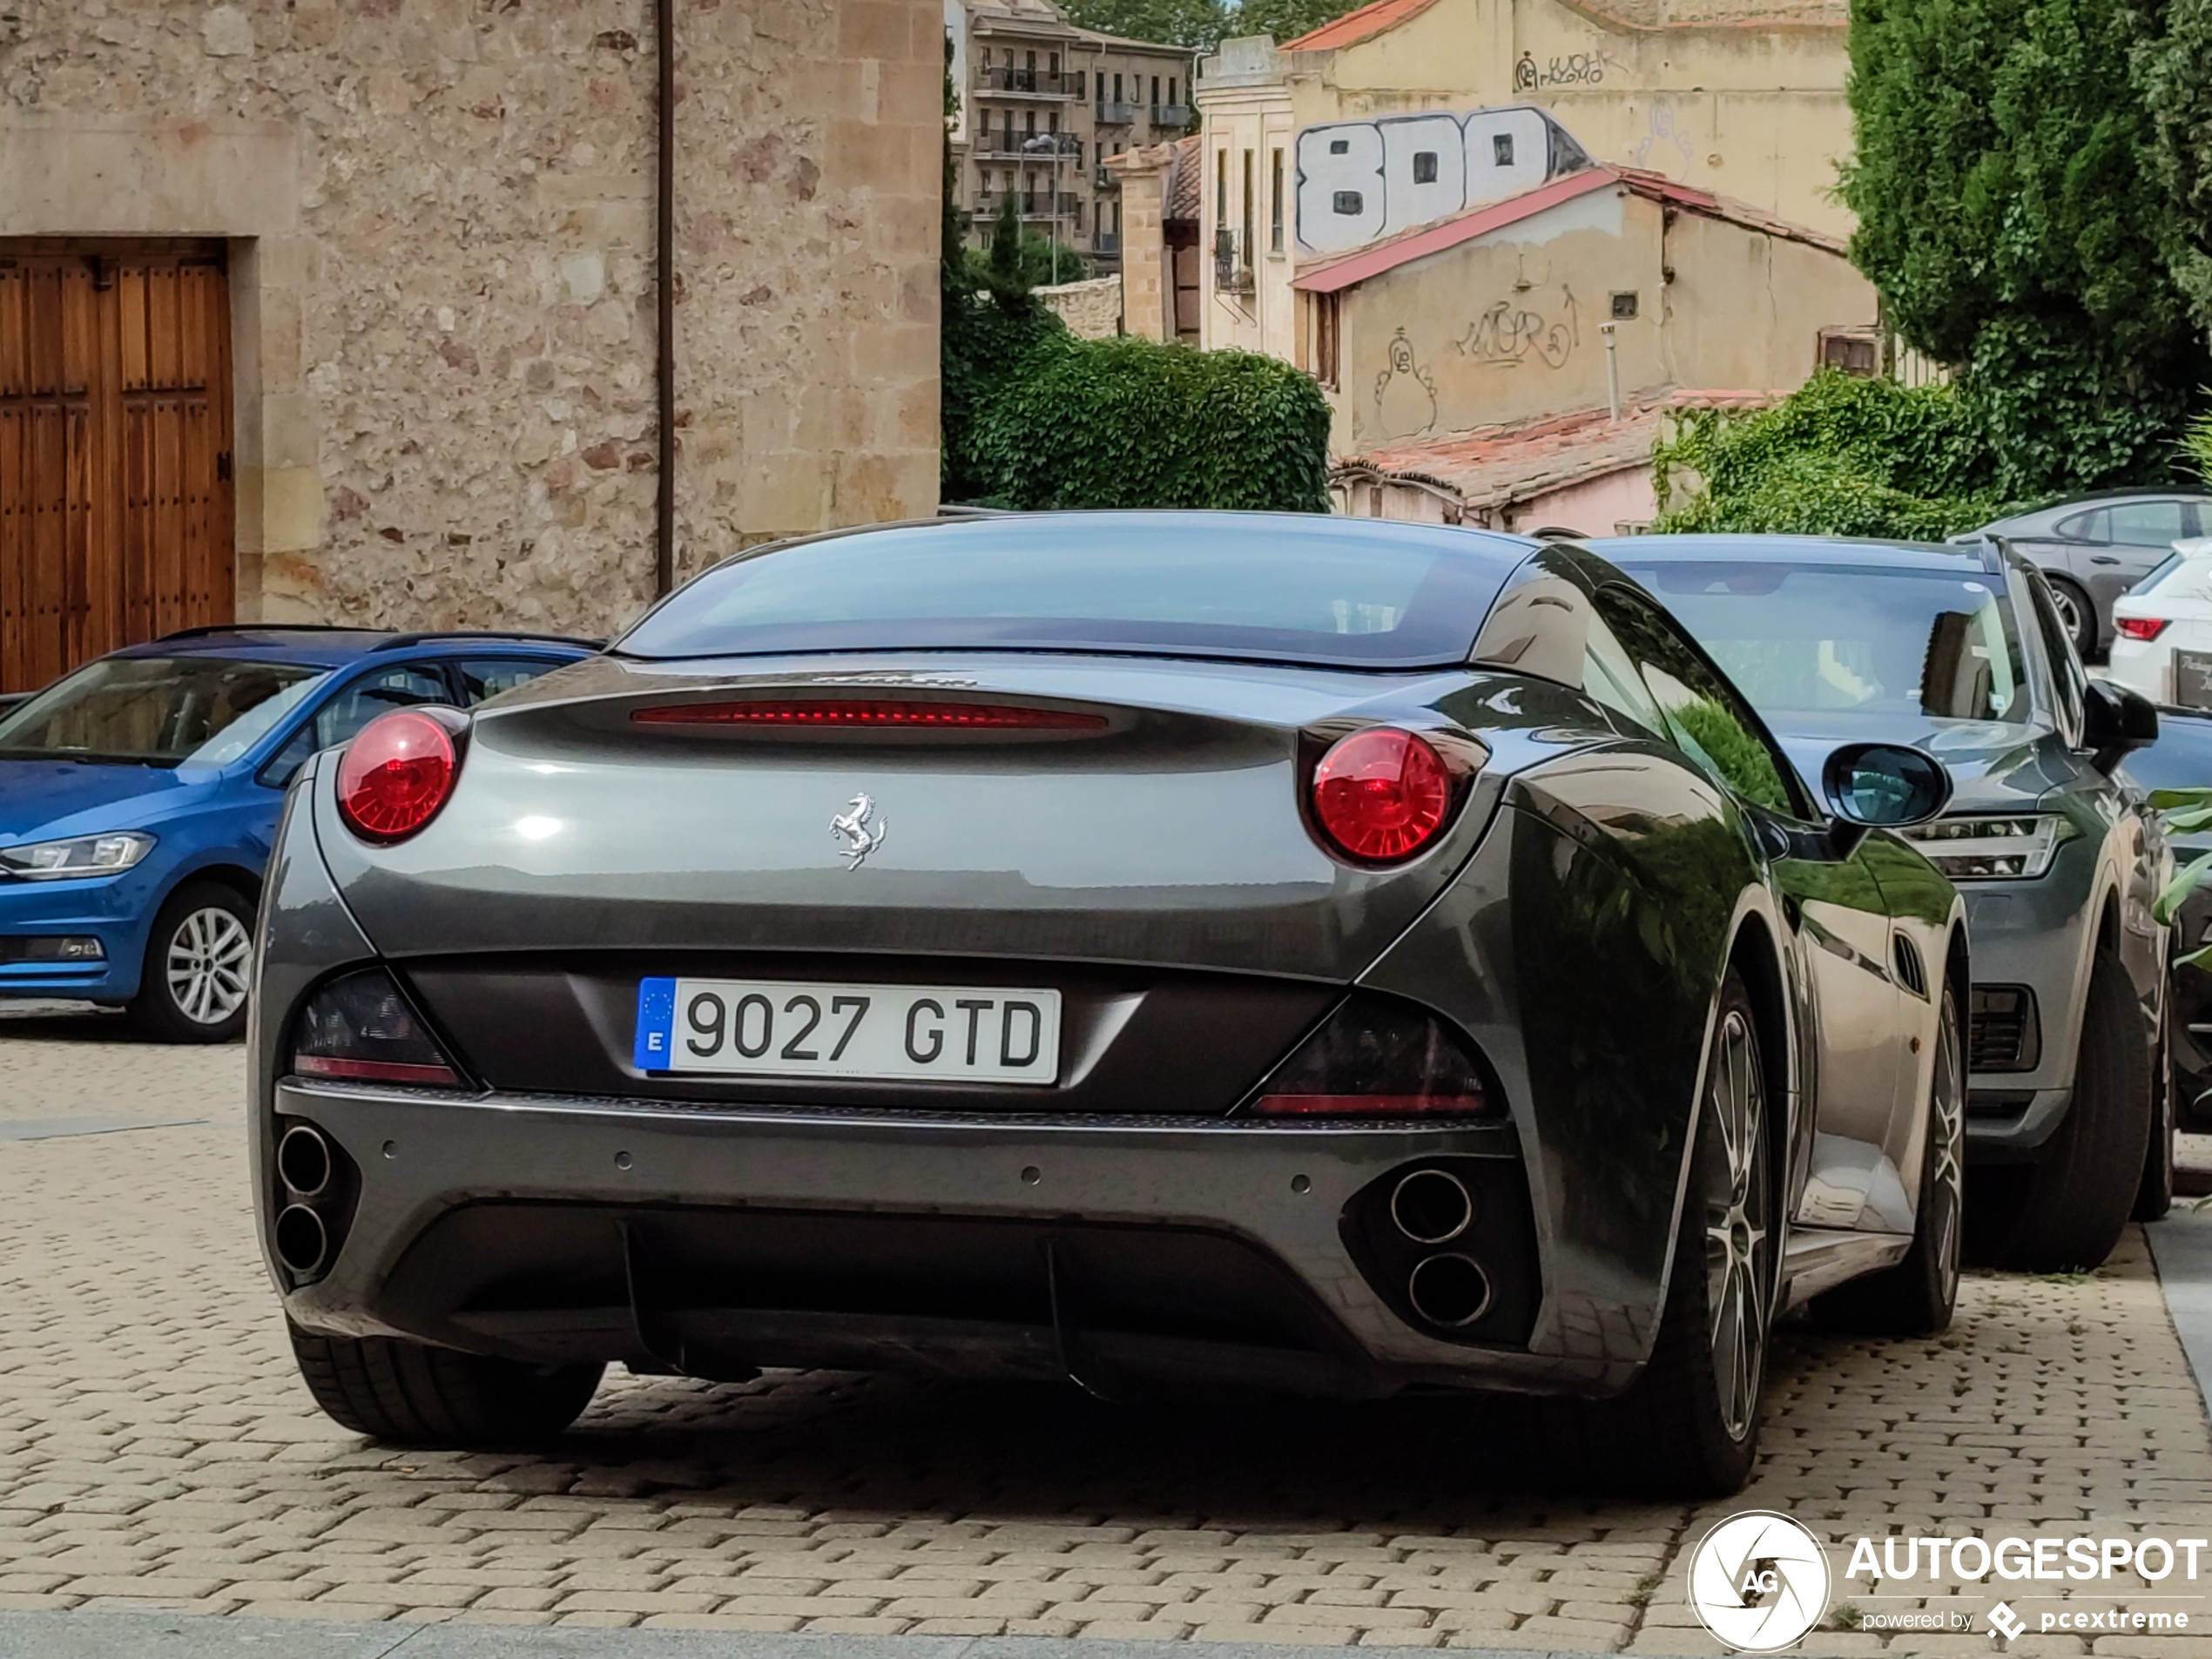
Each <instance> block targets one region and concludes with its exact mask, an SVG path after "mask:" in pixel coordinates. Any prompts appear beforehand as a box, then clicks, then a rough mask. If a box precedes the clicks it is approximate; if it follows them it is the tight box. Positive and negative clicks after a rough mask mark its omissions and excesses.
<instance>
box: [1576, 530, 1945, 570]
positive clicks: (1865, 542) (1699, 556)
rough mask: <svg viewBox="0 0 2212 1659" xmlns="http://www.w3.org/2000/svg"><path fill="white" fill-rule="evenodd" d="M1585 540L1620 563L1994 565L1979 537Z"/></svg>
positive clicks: (1879, 567) (1871, 566)
mask: <svg viewBox="0 0 2212 1659" xmlns="http://www.w3.org/2000/svg"><path fill="white" fill-rule="evenodd" d="M1583 545H1584V546H1585V547H1587V548H1588V549H1589V550H1590V551H1592V552H1593V553H1595V554H1597V555H1598V556H1600V557H1601V558H1605V559H1610V560H1611V561H1612V562H1613V563H1615V564H1652V563H1662V562H1665V563H1683V562H1688V561H1700V562H1710V563H1727V562H1730V561H1736V560H1740V561H1743V563H1750V562H1752V561H1754V560H1757V561H1759V562H1762V563H1773V562H1775V561H1777V560H1788V561H1791V562H1793V563H1802V564H1827V565H1843V566H1844V567H1846V568H1848V569H1852V570H1932V571H1939V572H1944V573H1951V572H1963V571H1980V572H1982V573H1984V574H1987V573H1988V571H1989V566H1988V563H1987V562H1986V560H1984V558H1983V557H1982V546H1983V543H1979V542H1975V543H1946V542H1889V541H1881V540H1878V539H1876V538H1874V537H1871V536H1605V537H1602V538H1601V539H1599V540H1596V541H1591V542H1585V543H1583Z"/></svg>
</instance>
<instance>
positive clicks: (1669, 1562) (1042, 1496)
mask: <svg viewBox="0 0 2212 1659" xmlns="http://www.w3.org/2000/svg"><path fill="white" fill-rule="evenodd" d="M111 1036H112V1029H111V1028H110V1027H107V1026H105V1025H104V1024H102V1023H100V1022H86V1021H76V1022H60V1021H53V1022H36V1023H31V1022H21V1021H15V1022H5V1023H4V1024H0V1193H4V1194H5V1197H4V1198H0V1609H6V1608H152V1607H160V1608H178V1609H184V1610H187V1611H201V1612H208V1613H238V1614H249V1615H282V1616H286V1617H297V1618H324V1619H332V1618H336V1619H347V1620H359V1619H380V1618H392V1619H417V1620H420V1619H429V1620H442V1619H448V1618H458V1619H463V1620H496V1621H504V1622H563V1623H583V1624H618V1625H628V1624H642V1625H651V1626H659V1627H679V1628H680V1627H695V1628H698V1629H718V1628H720V1629H765V1630H800V1629H804V1630H812V1631H842V1632H851V1633H867V1632H883V1633H894V1632H937V1633H945V1634H974V1635H995V1634H1001V1633H1004V1634H1022V1633H1028V1634H1035V1635H1074V1634H1083V1635H1096V1636H1123V1637H1129V1636H1147V1637H1149V1636H1159V1637H1198V1638H1203V1639H1223V1640H1239V1641H1249V1640H1261V1641H1278V1642H1327V1643H1348V1642H1361V1643H1366V1644H1374V1645H1379V1644H1393V1645H1397V1644H1402V1645H1411V1646H1431V1647H1434V1646H1478V1647H1529V1648H1566V1649H1628V1650H1630V1651H1635V1652H1683V1653H1690V1652H1703V1651H1714V1650H1715V1649H1714V1647H1713V1644H1711V1643H1710V1641H1708V1640H1707V1639H1706V1638H1705V1637H1704V1636H1703V1633H1702V1632H1701V1631H1699V1630H1698V1629H1696V1626H1695V1623H1694V1622H1693V1620H1692V1618H1691V1616H1690V1615H1689V1610H1688V1608H1687V1606H1686V1604H1685V1602H1684V1595H1683V1561H1684V1558H1685V1556H1686V1554H1687V1549H1688V1547H1689V1545H1690V1544H1691V1543H1694V1541H1695V1540H1696V1538H1697V1537H1698V1536H1699V1535H1700V1534H1702V1532H1703V1529H1704V1527H1706V1526H1707V1525H1709V1524H1710V1522H1711V1521H1715V1520H1716V1519H1718V1518H1719V1517H1721V1516H1723V1515H1724V1514H1732V1513H1734V1512H1736V1511H1737V1510H1739V1509H1743V1508H1750V1507H1764V1508H1771V1509H1777V1510H1781V1511H1784V1512H1786V1513H1790V1514H1795V1515H1797V1517H1798V1518H1799V1519H1801V1520H1803V1521H1806V1522H1807V1523H1808V1524H1810V1525H1811V1526H1812V1527H1815V1528H1816V1529H1817V1530H1824V1531H1825V1532H1826V1533H1827V1534H1828V1535H1829V1536H1830V1537H1831V1538H1832V1539H1836V1540H1839V1541H1848V1540H1849V1539H1851V1538H1852V1537H1854V1536H1856V1535H1858V1534H1876V1535H1879V1534H1886V1533H1889V1532H1892V1531H1893V1530H1894V1531H1898V1532H1925V1533H1938V1532H1946V1531H1948V1532H1952V1533H1964V1532H1966V1531H1968V1530H1978V1531H1982V1532H1985V1533H1987V1534H1990V1535H1992V1536H1995V1535H1998V1534H1999V1533H2000V1529H2001V1530H2002V1531H2004V1532H2020V1533H2032V1532H2033V1530H2034V1529H2036V1528H2039V1527H2040V1528H2046V1529H2052V1530H2062V1531H2065V1532H2067V1533H2069V1534H2071V1533H2075V1532H2082V1533H2088V1534H2094V1535H2111V1534H2121V1535H2125V1534H2130V1533H2134V1532H2139V1531H2145V1530H2151V1531H2159V1532H2163V1533H2165V1534H2168V1535H2169V1536H2177V1535H2195V1536H2209V1535H2212V1434H2209V1433H2208V1430H2207V1426H2206V1421H2205V1415H2204V1410H2203V1406H2202V1401H2201V1399H2200V1398H2199V1395H2198V1393H2197V1391H2196V1389H2195V1386H2194V1384H2193V1382H2192V1380H2191V1379H2190V1376H2189V1374H2188V1370H2187V1368H2186V1365H2185V1362H2184V1360H2183V1358H2182V1351H2181V1349H2180V1346H2179V1345H2178V1344H2177V1342H2176V1339H2175V1334H2174V1330H2173V1326H2172V1325H2171V1322H2170V1321H2169V1319H2168V1317H2167V1314H2166V1311H2165V1307H2164V1305H2163V1303H2162V1302H2161V1298H2160V1294H2159V1290H2158V1286H2157V1284H2156V1282H2155V1278H2154V1277H2153V1276H2152V1270H2151V1267H2150V1264H2149V1259H2148V1253H2147V1251H2146V1250H2145V1248H2144V1244H2143V1240H2142V1238H2141V1234H2140V1233H2139V1232H2135V1231H2132V1230H2131V1231H2130V1234H2129V1237H2128V1241H2127V1243H2126V1244H2124V1246H2123V1247H2122V1249H2121V1252H2120V1253H2119V1255H2118V1256H2117V1257H2116V1258H2114V1261H2113V1262H2112V1263H2111V1264H2108V1265H2107V1267H2106V1268H2105V1269H2104V1270H2103V1271H2101V1272H2100V1273H2098V1274H2096V1275H2094V1276H2089V1277H2077V1278H2058V1279H2024V1278H1998V1277H1987V1276H1980V1277H1974V1278H1970V1279H1969V1281H1968V1283H1967V1285H1966V1289H1965V1292H1964V1297H1963V1307H1962V1310H1961V1314H1960V1318H1959V1321H1958V1324H1957V1325H1956V1326H1955V1327H1954V1328H1953V1330H1952V1332H1951V1333H1950V1334H1948V1335H1946V1336H1945V1337H1944V1338H1942V1339H1939V1340H1934V1341H1921V1342H1894V1343H1880V1342H1869V1341H1858V1340H1848V1339H1840V1338H1835V1337H1830V1336H1825V1335H1822V1334H1820V1333H1817V1332H1813V1331H1811V1329H1810V1328H1807V1327H1804V1326H1801V1325H1800V1326H1792V1327H1791V1328H1790V1329H1789V1330H1787V1331H1785V1332H1784V1333H1783V1334H1782V1336H1781V1338H1780V1339H1779V1341H1778V1345H1777V1352H1776V1354H1775V1358H1774V1369H1773V1374H1772V1376H1771V1378H1770V1386H1769V1391H1768V1399H1769V1406H1768V1416H1767V1420H1766V1426H1765V1431H1764V1448H1765V1451H1764V1462H1763V1466H1762V1467H1761V1469H1760V1471H1759V1473H1758V1474H1757V1478H1756V1480H1755V1481H1754V1483H1753V1485H1752V1486H1751V1487H1750V1489H1749V1490H1748V1491H1747V1492H1746V1493H1744V1494H1743V1496H1742V1497H1741V1498H1740V1499H1737V1500H1731V1501H1727V1502H1725V1503H1722V1504H1716V1505H1708V1506H1703V1507H1686V1506H1683V1505H1679V1504H1650V1503H1640V1502H1629V1501H1618V1500H1608V1501H1601V1500H1594V1499H1590V1498H1588V1497H1584V1496H1580V1495H1573V1494H1566V1493H1562V1492H1560V1491H1548V1490H1546V1489H1544V1487H1542V1485H1541V1480H1540V1479H1537V1478H1532V1477H1531V1474H1530V1466H1529V1462H1528V1460H1527V1459H1526V1458H1521V1459H1519V1460H1515V1458H1514V1453H1515V1452H1516V1451H1517V1450H1518V1449H1519V1448H1520V1447H1521V1445H1522V1444H1523V1443H1524V1442H1525V1441H1526V1440H1527V1436H1526V1435H1525V1433H1521V1431H1519V1430H1516V1429H1514V1428H1512V1427H1511V1426H1500V1424H1501V1421H1503V1422H1504V1423H1506V1424H1507V1425H1510V1423H1511V1421H1512V1420H1511V1419H1509V1418H1508V1419H1504V1420H1501V1419H1499V1418H1498V1417H1497V1416H1496V1414H1495V1413H1494V1410H1493V1408H1491V1407H1489V1406H1484V1405H1482V1404H1480V1403H1475V1404H1469V1403H1467V1402H1453V1401H1422V1402H1413V1403H1401V1404H1395V1405H1390V1406H1364V1407H1345V1406H1320V1405H1305V1404H1298V1403H1282V1404H1261V1405H1254V1404H1251V1403H1249V1402H1245V1403H1234V1404H1231V1403H1223V1402H1200V1403H1196V1404H1193V1403H1188V1402H1186V1403H1183V1404H1179V1405H1174V1406H1143V1407H1135V1406H1120V1407H1116V1406H1103V1405H1100V1404H1097V1403H1096V1402H1093V1401H1090V1400H1089V1399H1085V1398H1084V1397H1082V1395H1080V1394H1078V1393H1076V1391H1075V1390H1074V1389H1072V1388H1048V1387H1027V1388H1009V1387H982V1386H954V1385H945V1384H927V1383H916V1382H910V1381H901V1380H895V1379H864V1378H856V1377H852V1376H846V1375H832V1374H826V1373H790V1372H785V1373H773V1374H771V1375H770V1376H769V1377H766V1378H764V1379H761V1380H759V1381H758V1382H755V1383H752V1384H749V1385H746V1386H741V1387H732V1386H709V1385H705V1384H701V1383H693V1382H689V1381H680V1380H670V1379H633V1378H630V1377H628V1376H626V1375H624V1374H622V1373H621V1372H618V1371H617V1372H616V1373H615V1374H613V1375H612V1376H610V1379H609V1381H608V1384H607V1385H606V1386H605V1387H604V1389H603V1390H602V1391H601V1393H600V1394H599V1397H598V1399H597V1400H596V1401H595V1402H594V1403H593V1405H592V1406H591V1408H590V1412H589V1413H587V1414H586V1416H585V1417H584V1418H583V1420H582V1422H581V1423H580V1424H579V1426H578V1427H577V1430H576V1431H575V1432H574V1433H571V1434H570V1436H568V1437H567V1438H566V1439H565V1440H563V1442H562V1443H561V1444H560V1445H559V1447H558V1448H557V1449H556V1450H554V1451H552V1452H550V1453H547V1454H545V1455H542V1456H499V1457H486V1456H462V1455H446V1454H439V1453H395V1452H392V1451H388V1450H383V1449H380V1448H378V1447H372V1446H369V1445H367V1444H365V1443H364V1442H363V1441H361V1440H359V1439H358V1438H356V1437H354V1436H353V1435H350V1434H347V1433H345V1432H344V1431H343V1430H341V1429H340V1428H338V1427H337V1426H334V1425H333V1424H331V1423H330V1422H328V1421H327V1420H325V1419H323V1418H322V1417H320V1415H319V1414H317V1413H316V1412H315V1411H314V1408H313V1406H311V1405H310V1403H309V1401H308V1399H307V1394H306V1393H305V1392H304V1390H303V1389H302V1388H301V1387H300V1385H299V1383H298V1381H297V1379H296V1378H295V1376H294V1373H293V1368H292V1364H291V1360H290V1357H289V1354H288V1352H287V1348H286V1345H285V1341H284V1333H283V1327H282V1325H281V1322H280V1318H279V1316H278V1312H277V1305H276V1302H275V1299H274V1297H273V1293H272V1291H270V1288H269V1286H268V1285H267V1283H266V1280H265V1278H264V1277H263V1274H262V1270H261V1267H260V1261H259V1258H258V1255H257V1253H256V1251H255V1248H254V1245H253V1240H252V1235H251V1228H250V1225H249V1219H248V1207H247V1187H246V1171H245V1168H244V1158H243V1154H242V1146H243V1139H242V1129H241V1121H240V1120H241V1115H242V1111H243V1106H242V1101H241V1092H242V1089H241V1080H242V1074H243V1056H242V1054H241V1052H240V1051H239V1049H235V1048H232V1049H215V1050H195V1049H156V1048H144V1047H138V1046H135V1045H132V1044H130V1043H128V1042H118V1041H112V1040H110V1039H111ZM159 1123H166V1124H168V1125H169V1126H167V1127H128V1126H129V1125H151V1124H159ZM98 1130H112V1131H113V1132H94V1131H98ZM1500 1467H1517V1468H1519V1469H1520V1470H1521V1474H1520V1475H1517V1476H1507V1477H1503V1478H1501V1476H1500V1475H1499V1474H1498V1473H1497V1471H1498V1470H1499V1468H1500ZM2089 1523H2094V1525H2091V1524H2089ZM1847 1554H1848V1550H1847V1549H1845V1550H1838V1551H1837V1552H1836V1553H1835V1562H1836V1568H1837V1570H1838V1574H1840V1573H1841V1571H1842V1569H1843V1567H1844V1561H1845V1559H1846V1557H1847ZM2208 1567H2212V1562H2208ZM2116 1582H2118V1583H2120V1584H2121V1585H2123V1586H2124V1590H2123V1593H2122V1594H2121V1595H2120V1596H2119V1597H2118V1598H2117V1603H2116V1604H2119V1605H2124V1606H2128V1607H2141V1608H2161V1607H2162V1608H2168V1609H2171V1608H2188V1610H2189V1611H2190V1612H2191V1615H2192V1618H2191V1622H2192V1624H2194V1625H2195V1626H2197V1627H2198V1628H2199V1629H2206V1630H2212V1600H2207V1601H2197V1600H2191V1601H2189V1602H2152V1601H2149V1600H2145V1599H2141V1597H2142V1596H2143V1595H2145V1594H2146V1593H2147V1592H2148V1588H2150V1587H2147V1586H2144V1585H2142V1584H2141V1583H2140V1582H2138V1581H2134V1580H2133V1579H2128V1580H2124V1581H2116ZM1864 1588H1865V1586H1864V1581H1862V1582H1861V1583H1860V1584H1858V1585H1853V1586H1847V1587H1845V1588H1844V1591H1843V1593H1842V1594H1840V1595H1838V1601H1839V1602H1852V1603H1854V1604H1856V1606H1857V1607H1858V1608H1861V1609H1869V1610H1871V1609H1891V1610H1893V1609H1897V1608H1906V1607H1910V1606H1913V1605H1916V1603H1914V1602H1907V1601H1894V1600H1879V1599H1874V1598H1871V1597H1870V1596H1869V1595H1866V1594H1864V1593H1863V1591H1864ZM1952 1588H1953V1589H1955V1590H1958V1591H1959V1598H1958V1600H1957V1601H1956V1602H1955V1605H1956V1606H1958V1607H1959V1608H1963V1609H1966V1610H1968V1611H1970V1612H1973V1613H1977V1614H1978V1613H1979V1612H1981V1611H1984V1610H1986V1608H1988V1607H1989V1606H1990V1605H1991V1603H1992V1602H1993V1600H1994V1597H1993V1595H1992V1594H1991V1593H1990V1592H1989V1590H1988V1589H1987V1588H1986V1587H1982V1586H1975V1585H1968V1586H1965V1587H1963V1588H1961V1587H1955V1586H1954V1587H1952ZM2005 1588H2007V1589H2013V1588H2059V1587H2038V1586H2007V1587H2005ZM2163 1588H2166V1589H2167V1590H2168V1591H2169V1592H2170V1591H2175V1590H2178V1589H2181V1588H2188V1589H2190V1590H2191V1591H2194V1590H2195V1588H2197V1587H2196V1586H2194V1585H2192V1586H2188V1587H2183V1586H2182V1585H2181V1584H2180V1583H2179V1582H2178V1578H2177V1579H2176V1580H2174V1581H2168V1582H2167V1584H2166V1585H2165V1586H2164V1587H2163ZM2203 1588H2206V1589H2212V1582H2207V1583H2206V1584H2205V1585H2204V1586H2203ZM2127 1592H2133V1593H2134V1595H2135V1596H2136V1597H2137V1598H2138V1599H2136V1600H2134V1601H2130V1600H2128V1595H2127ZM2012 1599H2013V1604H2014V1605H2015V1606H2016V1607H2017V1608H2019V1610H2020V1612H2021V1614H2022V1615H2025V1616H2026V1617H2027V1618H2028V1620H2029V1621H2030V1624H2031V1628H2033V1625H2034V1623H2035V1621H2036V1619H2037V1615H2039V1613H2040V1612H2041V1611H2045V1610H2049V1609H2050V1608H2052V1607H2053V1606H2054V1603H2053V1602H2049V1601H2047V1600H2044V1601H2038V1600H2035V1599H2033V1598H2027V1597H2021V1596H2018V1595H2015V1596H2013V1598H2012ZM2114 1604H2115V1602H2114V1599H2113V1598H2110V1597H2107V1596H2105V1595H2102V1594H2100V1595H2099V1597H2098V1598H2097V1600H2096V1601H2095V1602H2094V1603H2086V1602H2085V1603H2079V1604H2077V1605H2081V1606H2088V1605H2094V1606H2098V1607H2105V1606H2110V1605H2114ZM1852 1622H1853V1624H1854V1626H1855V1624H1856V1621H1855V1620H1854V1621H1852ZM1978 1623H1979V1622H1978V1621H1977V1624H1978ZM1884 1641H1885V1638H1881V1637H1878V1636H1876V1635H1866V1634H1863V1633H1860V1632H1858V1630H1857V1629H1855V1628H1854V1629H1853V1630H1851V1632H1850V1633H1848V1634H1844V1633H1840V1632H1838V1633H1822V1634H1818V1635H1816V1636H1815V1637H1814V1638H1813V1639H1812V1642H1811V1644H1810V1645H1811V1649H1813V1650H1815V1651H1819V1652H1836V1653H1851V1652H1864V1651H1869V1650H1876V1649H1880V1648H1881V1647H1882V1646H1883V1644H1884ZM2092 1643H2093V1644H2094V1646H2091V1645H2089V1644H2092ZM1892 1646H1893V1647H1894V1648H1895V1649H1896V1650H1898V1651H1906V1650H1909V1651H1912V1652H1916V1653H1925V1652H1941V1651H1946V1650H1950V1651H1958V1652H1962V1653H1964V1652H1977V1653H1982V1652H1989V1651H1991V1650H1992V1648H1993V1644H1992V1642H1991V1640H1990V1638H1989V1636H1988V1635H1986V1634H1984V1633H1982V1632H1981V1631H1980V1630H1979V1629H1977V1630H1976V1631H1975V1632H1974V1633H1972V1634H1964V1635H1956V1636H1945V1637H1929V1636H1925V1635H1912V1636H1903V1635H1900V1636H1898V1637H1896V1638H1894V1639H1893V1642H1892ZM2013 1651H2015V1652H2023V1653H2058V1652H2086V1651H2094V1652H2096V1653H2100V1654H2104V1653H2112V1654H2125V1653H2131V1652H2142V1653H2147V1654H2156V1655H2161V1656H2175V1659H2179V1656H2182V1655H2184V1654H2188V1653H2194V1652H2200V1651H2202V1652H2205V1653H2212V1636H2194V1635H2193V1636H2182V1637H2174V1636H2166V1637H2150V1636H2114V1635H2103V1636H2096V1635H2090V1636H2086V1637H2074V1636H2057V1635H2046V1636H2034V1635H2031V1636H2028V1637H2027V1638H2024V1639H2023V1640H2021V1641H2020V1642H2018V1643H2016V1644H2014V1647H2013Z"/></svg>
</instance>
